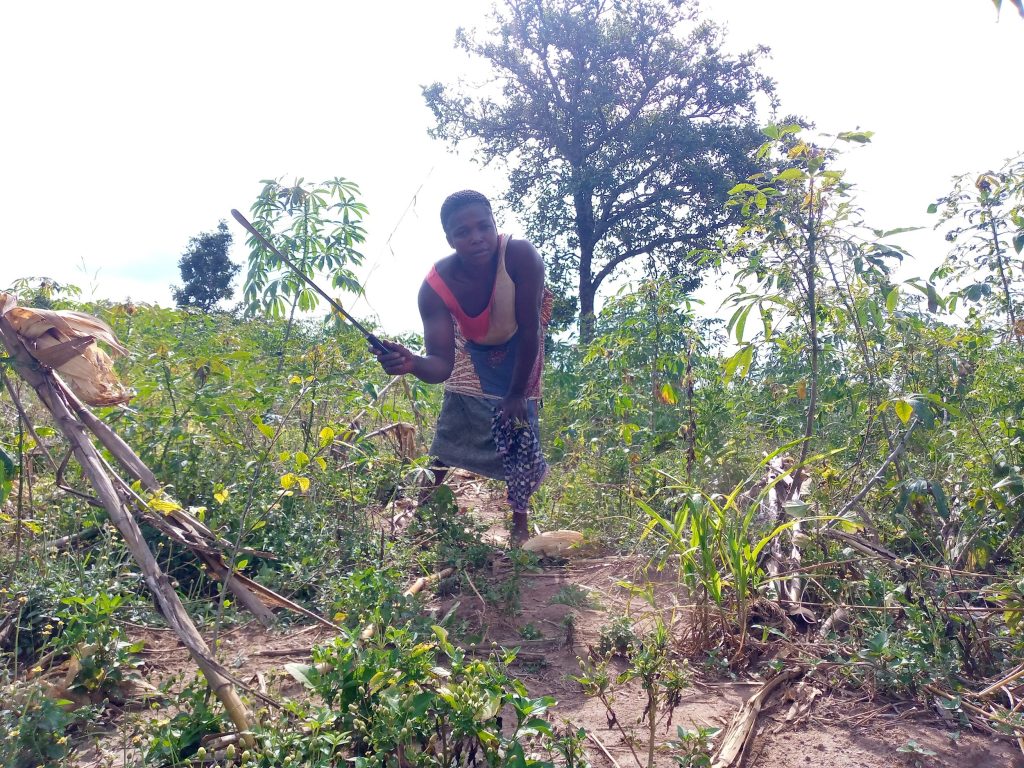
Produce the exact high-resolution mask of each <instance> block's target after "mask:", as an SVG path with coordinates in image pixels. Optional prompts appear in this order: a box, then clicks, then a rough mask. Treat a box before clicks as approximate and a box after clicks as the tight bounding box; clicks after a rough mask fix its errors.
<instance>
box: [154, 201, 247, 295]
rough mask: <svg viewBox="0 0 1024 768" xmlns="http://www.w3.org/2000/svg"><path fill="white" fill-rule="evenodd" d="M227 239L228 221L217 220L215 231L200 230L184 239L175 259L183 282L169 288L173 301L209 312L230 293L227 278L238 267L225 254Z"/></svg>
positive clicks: (227, 244) (231, 292)
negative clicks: (179, 255)
mask: <svg viewBox="0 0 1024 768" xmlns="http://www.w3.org/2000/svg"><path fill="white" fill-rule="evenodd" d="M231 240H232V237H231V233H230V232H229V231H228V225H227V224H226V223H225V222H224V221H221V222H220V223H219V224H218V225H217V231H216V232H203V233H202V234H200V235H197V236H196V237H193V238H191V239H190V240H189V241H188V248H187V249H186V251H185V253H184V254H182V257H181V259H180V260H179V261H178V269H179V270H181V279H182V281H183V282H184V285H182V286H181V287H180V288H179V287H178V286H172V288H171V293H172V295H173V296H174V302H175V304H177V305H178V306H179V307H193V308H195V309H200V310H202V311H203V312H209V311H210V310H211V309H213V308H214V307H215V306H216V305H217V303H218V302H219V301H222V300H223V299H230V298H231V297H232V296H233V295H234V293H235V290H234V288H232V287H231V281H232V280H233V279H234V277H235V275H237V274H238V270H239V269H241V267H240V266H239V265H238V264H235V263H233V262H232V261H231V259H229V258H228V248H230V247H231Z"/></svg>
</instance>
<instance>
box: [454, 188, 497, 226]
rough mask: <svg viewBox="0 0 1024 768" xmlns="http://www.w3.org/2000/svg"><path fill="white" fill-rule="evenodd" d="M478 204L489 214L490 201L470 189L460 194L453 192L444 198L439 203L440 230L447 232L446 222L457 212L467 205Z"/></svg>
mask: <svg viewBox="0 0 1024 768" xmlns="http://www.w3.org/2000/svg"><path fill="white" fill-rule="evenodd" d="M475 203H479V204H480V205H482V206H484V208H486V209H487V211H488V212H489V213H492V215H493V212H492V211H491V201H490V200H488V199H487V198H486V197H484V196H483V195H482V194H480V193H479V192H476V191H474V190H472V189H464V190H462V191H461V192H453V193H452V194H450V195H448V197H446V198H445V200H444V202H443V203H441V228H442V229H444V231H445V232H447V231H448V221H449V220H450V219H451V217H452V216H453V215H455V213H456V212H457V211H461V210H462V209H463V208H465V207H466V206H467V205H473V204H475Z"/></svg>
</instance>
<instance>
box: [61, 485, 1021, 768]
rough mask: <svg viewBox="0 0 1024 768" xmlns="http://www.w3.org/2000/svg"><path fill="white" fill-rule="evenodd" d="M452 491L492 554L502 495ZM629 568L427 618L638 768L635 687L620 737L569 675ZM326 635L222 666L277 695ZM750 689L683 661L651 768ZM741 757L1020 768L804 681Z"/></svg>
mask: <svg viewBox="0 0 1024 768" xmlns="http://www.w3.org/2000/svg"><path fill="white" fill-rule="evenodd" d="M452 484H453V486H454V487H455V489H456V495H457V498H458V499H459V503H460V508H461V509H462V510H463V511H464V512H466V513H467V514H472V515H474V516H475V517H477V518H478V519H480V520H482V521H484V522H485V523H486V524H488V525H489V526H490V528H489V531H488V534H487V535H488V536H489V537H491V538H492V539H493V541H494V543H495V544H496V546H499V547H500V546H501V545H502V543H503V541H504V537H505V535H506V534H505V531H504V525H503V521H502V512H501V510H502V504H501V499H500V497H499V495H498V494H496V493H495V492H494V491H493V490H492V489H491V487H490V486H489V485H488V484H487V483H486V482H484V481H480V480H478V479H475V478H472V477H471V476H457V477H456V478H454V481H452ZM591 554H593V553H591ZM640 568H641V564H640V563H636V562H631V561H627V560H623V559H621V558H612V557H593V556H591V557H576V558H573V559H571V560H568V561H559V562H557V563H548V564H546V566H545V567H543V568H541V569H540V570H537V571H526V572H523V573H521V574H520V575H519V580H520V583H519V590H518V602H519V605H518V606H509V605H505V606H500V605H499V606H495V605H493V604H492V603H487V602H485V601H484V600H483V599H482V597H481V596H480V595H479V594H477V593H476V592H481V593H482V592H484V591H485V589H486V586H487V584H485V583H484V581H483V580H484V579H491V580H495V581H500V579H502V578H508V577H509V575H510V574H511V571H510V570H509V571H506V572H505V573H504V574H503V573H502V571H501V566H500V565H499V566H498V567H497V570H496V572H495V573H494V574H491V575H489V576H488V575H486V574H484V575H480V576H478V577H476V580H479V581H480V582H481V583H480V584H476V583H475V582H474V587H476V592H474V590H472V589H471V590H468V591H462V592H460V593H459V594H448V595H444V596H440V597H434V598H432V599H431V600H430V601H429V602H428V603H427V606H426V609H427V610H429V611H431V612H435V613H436V615H438V616H443V615H445V614H446V613H448V612H449V611H450V610H452V609H453V607H454V612H453V617H454V620H455V626H456V627H457V628H458V630H459V631H461V632H462V633H464V634H465V637H464V638H460V637H458V632H457V631H456V632H453V634H452V635H451V636H452V639H453V640H456V641H458V640H464V641H466V642H468V641H469V639H472V640H474V641H475V642H477V645H478V647H485V648H486V647H487V646H489V645H490V643H491V642H495V643H497V644H498V645H499V646H503V647H506V648H509V647H518V648H520V649H521V655H520V658H519V659H517V661H516V662H515V663H514V665H513V672H514V673H515V674H516V675H517V677H519V678H520V679H521V680H522V681H523V683H524V684H525V685H526V686H527V688H528V689H529V691H530V693H531V694H532V695H535V696H540V695H551V696H553V697H554V698H555V699H556V700H557V701H558V705H557V706H556V707H555V708H554V709H553V711H552V716H553V719H554V720H555V722H557V723H563V722H568V723H571V724H572V725H573V726H576V727H580V726H582V727H585V728H586V729H587V731H588V733H590V734H592V736H593V738H592V739H591V740H588V741H587V743H586V748H587V755H588V758H589V760H590V762H591V764H592V765H593V766H595V768H637V760H636V759H635V758H634V756H633V754H632V750H631V749H630V746H629V744H628V742H627V740H626V739H627V737H628V738H629V739H630V740H632V741H633V742H634V749H635V750H636V753H637V754H638V755H639V757H640V760H644V761H645V758H646V755H645V751H646V743H647V740H646V739H647V732H646V725H645V724H641V722H640V719H641V716H642V712H643V709H644V705H645V698H644V695H643V693H642V691H641V690H640V688H639V686H638V685H637V684H635V683H634V684H627V685H624V686H621V687H618V688H615V690H614V695H613V696H612V699H611V702H610V703H611V705H612V708H613V710H614V713H615V717H616V720H617V722H618V724H619V725H620V726H621V730H620V729H619V728H618V727H616V726H614V725H613V726H610V725H609V717H608V714H607V711H606V709H605V707H604V705H603V704H602V703H601V702H600V701H599V700H598V699H596V698H591V697H588V696H586V695H585V694H584V692H583V690H582V688H581V686H580V685H579V684H578V683H576V682H575V681H574V680H573V679H572V678H573V676H574V675H578V674H579V673H580V666H579V660H578V659H579V657H581V656H586V654H587V649H588V646H594V647H596V646H597V644H598V639H599V635H600V631H601V629H602V627H606V626H607V625H608V624H609V622H610V621H611V620H612V619H613V618H615V617H617V616H624V615H626V613H627V611H628V612H629V613H630V615H632V616H638V615H642V613H643V611H642V610H641V609H642V608H644V609H645V608H647V606H646V605H643V603H642V601H640V600H639V599H638V598H636V597H633V598H632V599H631V598H630V595H629V592H628V590H626V589H625V588H624V587H623V586H622V585H621V584H622V582H623V581H630V580H632V579H634V578H635V579H637V580H638V581H642V578H641V577H640V574H639V571H640ZM567 587H569V590H567V589H566V588H567ZM583 593H585V594H586V595H587V596H588V599H587V601H586V604H585V605H581V604H579V603H580V602H581V601H579V600H575V601H574V602H576V603H577V604H575V605H566V604H564V603H562V602H558V601H557V600H558V599H564V597H565V596H566V595H567V594H573V595H576V596H577V597H578V596H579V595H581V594H583ZM657 594H658V601H659V610H662V609H663V610H664V611H666V612H668V613H669V615H670V616H671V615H672V611H671V608H672V607H673V604H674V603H676V602H679V600H678V597H677V596H675V595H674V593H673V591H672V589H671V585H664V586H663V588H660V589H659V591H658V592H657ZM556 596H559V597H558V598H557V599H556ZM456 604H457V605H456ZM570 612H572V613H574V614H575V621H574V629H573V632H572V636H571V637H570V636H569V633H568V632H567V630H566V626H565V617H566V615H567V614H568V613H570ZM678 616H679V617H680V623H682V622H683V621H685V615H684V614H683V613H682V612H679V613H678ZM137 634H138V639H144V640H145V641H146V648H145V651H144V654H145V659H146V662H147V667H148V672H149V676H150V681H151V682H152V683H153V684H159V682H160V680H161V679H166V678H168V677H173V676H175V675H178V674H180V673H181V672H183V671H188V670H191V669H192V666H191V663H190V660H189V658H188V655H187V653H186V652H185V651H184V649H183V648H182V647H181V646H180V645H179V644H178V643H177V641H176V639H175V637H174V636H173V634H171V633H170V632H169V631H154V630H138V632H137ZM330 634H331V632H330V629H329V628H325V627H322V626H319V625H314V626H307V627H300V628H296V627H292V628H290V629H288V630H282V629H270V630H267V629H264V628H263V627H261V626H260V625H259V624H258V623H256V622H252V623H249V624H246V625H244V626H241V627H238V628H235V629H234V630H231V631H229V632H228V633H226V634H225V635H224V636H223V638H222V643H221V659H222V661H223V662H224V663H225V666H226V667H227V668H228V669H229V670H232V671H233V673H234V674H236V675H237V676H238V677H239V678H240V679H242V680H244V681H246V682H248V683H249V684H251V685H252V686H253V687H256V688H259V687H263V686H269V688H268V689H269V690H271V691H274V690H275V689H276V687H277V686H278V685H282V684H283V685H285V687H286V690H287V686H288V683H287V682H282V676H281V670H282V669H283V667H284V665H285V664H286V663H288V662H293V661H294V662H303V661H306V660H308V658H309V655H308V649H309V648H310V647H311V646H312V645H314V644H316V643H319V642H322V641H324V640H326V639H327V638H328V637H330ZM275 681H276V682H275ZM761 682H762V681H761V680H759V679H755V678H753V677H749V678H743V677H740V678H739V679H728V678H722V677H716V676H714V675H712V674H711V673H710V672H708V671H707V670H705V669H703V668H701V667H700V665H699V662H698V661H697V660H694V664H693V671H692V681H691V685H690V687H689V688H688V689H687V690H685V691H684V693H683V696H682V700H681V701H680V702H679V704H678V706H676V707H675V708H674V709H673V710H672V712H671V715H670V717H667V718H664V719H663V721H662V722H661V723H660V724H659V726H658V740H659V748H658V751H657V753H656V762H657V764H658V765H659V766H666V767H667V766H672V765H676V763H675V761H674V760H673V757H672V754H671V751H670V749H669V747H668V742H670V741H672V740H673V739H675V737H676V726H678V725H681V726H683V727H685V728H687V729H695V728H697V727H704V728H721V729H725V728H726V727H727V726H728V724H729V722H730V720H731V718H732V717H733V715H734V714H735V713H736V712H737V710H738V709H739V708H740V706H741V705H742V704H743V702H744V701H745V700H746V699H747V698H749V697H750V696H751V695H753V694H754V693H756V692H757V690H758V689H759V687H760V685H761ZM149 714H152V713H149ZM122 730H123V729H122ZM623 731H624V732H625V736H624V735H623ZM126 741H127V737H126V736H125V735H124V733H122V734H121V735H120V736H119V737H118V736H113V735H112V736H111V737H110V738H108V739H105V740H103V741H100V742H98V743H97V744H96V745H94V746H93V747H92V748H90V749H86V750H84V751H83V752H81V753H80V755H79V760H78V764H79V765H80V766H83V768H85V767H86V766H88V768H93V767H94V766H97V767H98V766H101V765H102V766H117V765H122V764H124V760H125V759H126V757H127V756H128V753H129V750H127V749H126V747H125V742H126ZM609 755H610V758H611V759H609ZM747 755H748V757H747V760H746V763H745V765H747V766H750V767H751V768H797V767H802V766H815V767H816V768H891V767H894V766H906V767H907V768H947V767H948V768H954V767H957V768H958V767H961V766H964V767H966V766H970V767H971V768H989V767H991V768H1011V767H1013V768H1024V757H1022V755H1021V751H1020V749H1019V748H1018V747H1017V745H1016V744H1014V743H1012V742H1009V741H1005V740H998V739H995V738H993V737H991V736H986V735H984V734H981V733H978V732H973V731H966V730H958V728H957V726H956V724H947V723H945V722H943V720H942V719H941V718H940V717H939V715H938V713H936V712H934V711H925V710H923V709H922V708H921V705H917V706H915V705H913V704H910V703H907V702H903V703H901V702H889V701H882V700H877V699H876V700H874V701H869V700H868V699H867V697H865V696H863V695H861V694H858V693H856V692H849V691H843V690H834V689H831V688H829V687H828V686H826V685H825V684H824V683H821V682H816V681H813V680H808V679H805V680H803V681H800V682H795V683H793V684H790V685H789V686H788V688H782V689H781V690H780V691H779V692H778V693H777V694H776V695H774V696H773V697H772V698H771V699H769V701H768V703H767V704H766V706H765V708H764V709H763V710H762V713H761V715H760V718H759V719H758V724H757V728H756V731H755V735H754V738H753V741H752V743H751V745H750V746H749V748H748V752H747ZM645 764H646V763H645Z"/></svg>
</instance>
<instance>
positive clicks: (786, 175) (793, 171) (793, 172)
mask: <svg viewBox="0 0 1024 768" xmlns="http://www.w3.org/2000/svg"><path fill="white" fill-rule="evenodd" d="M806 178H807V174H806V173H804V172H803V171H802V170H800V169H799V168H787V169H786V170H784V171H783V172H782V173H780V174H779V175H778V176H776V177H775V179H776V181H797V180H800V179H806Z"/></svg>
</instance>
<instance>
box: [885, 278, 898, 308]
mask: <svg viewBox="0 0 1024 768" xmlns="http://www.w3.org/2000/svg"><path fill="white" fill-rule="evenodd" d="M899 299H900V289H899V286H897V285H894V286H893V287H892V290H890V291H889V293H887V294H886V296H885V308H886V310H887V311H888V312H889V314H890V315H891V314H892V313H893V312H895V311H896V303H897V302H898V301H899Z"/></svg>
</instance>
